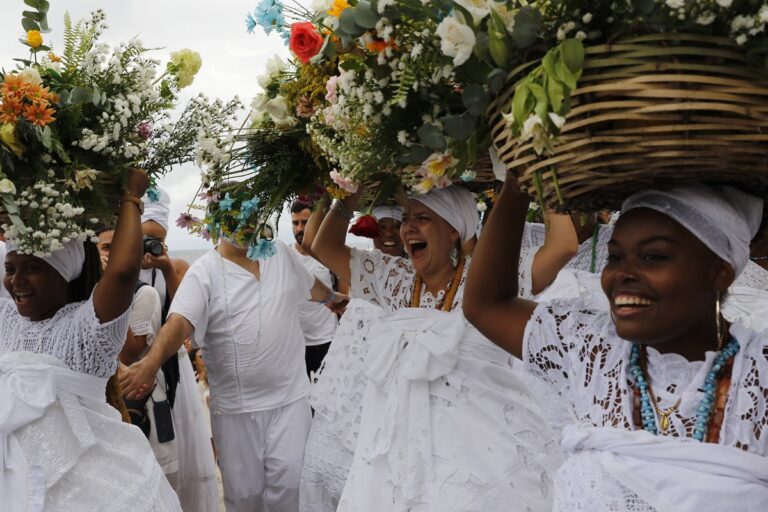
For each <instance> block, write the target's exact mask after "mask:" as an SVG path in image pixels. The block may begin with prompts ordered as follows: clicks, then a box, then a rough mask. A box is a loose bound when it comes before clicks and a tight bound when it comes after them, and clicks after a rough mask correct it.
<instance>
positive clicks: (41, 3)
mask: <svg viewBox="0 0 768 512" xmlns="http://www.w3.org/2000/svg"><path fill="white" fill-rule="evenodd" d="M50 7H51V4H50V3H49V2H48V0H38V2H37V10H38V11H40V12H42V13H46V12H48V9H49V8H50Z"/></svg>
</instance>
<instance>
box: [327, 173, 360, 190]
mask: <svg viewBox="0 0 768 512" xmlns="http://www.w3.org/2000/svg"><path fill="white" fill-rule="evenodd" d="M329 175H330V177H331V179H332V180H333V182H334V183H335V184H336V185H337V186H338V187H339V188H341V189H343V190H346V191H347V192H349V193H350V194H354V193H355V192H357V189H358V188H360V185H359V184H357V183H355V182H354V181H352V180H351V179H349V178H345V177H344V176H342V175H341V174H339V172H338V171H331V172H330V174H329Z"/></svg>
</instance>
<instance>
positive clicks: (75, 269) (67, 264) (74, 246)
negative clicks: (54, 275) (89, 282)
mask: <svg viewBox="0 0 768 512" xmlns="http://www.w3.org/2000/svg"><path fill="white" fill-rule="evenodd" d="M6 249H7V251H8V252H13V251H17V250H18V249H19V246H18V245H17V244H16V242H15V241H13V240H8V241H7V242H6ZM41 259H42V260H43V261H45V262H46V263H48V264H49V265H50V266H52V267H53V269H54V270H55V271H56V272H58V273H59V275H61V277H63V278H64V280H65V281H67V282H68V283H71V282H72V281H74V280H75V279H77V278H78V277H80V274H82V272H83V263H85V247H83V242H81V241H80V240H70V241H69V242H66V243H65V244H64V247H62V248H61V249H58V250H56V251H53V253H51V255H50V256H43V257H42V258H41Z"/></svg>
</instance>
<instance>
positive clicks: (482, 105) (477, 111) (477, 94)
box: [461, 84, 491, 116]
mask: <svg viewBox="0 0 768 512" xmlns="http://www.w3.org/2000/svg"><path fill="white" fill-rule="evenodd" d="M461 101H462V103H464V106H465V107H467V110H469V112H470V113H471V114H473V115H476V116H481V115H483V114H484V113H485V109H486V108H487V107H488V103H490V101H491V98H490V97H489V96H488V93H487V92H485V89H484V88H483V86H482V85H480V84H469V85H467V86H466V87H465V88H464V92H463V93H462V95H461Z"/></svg>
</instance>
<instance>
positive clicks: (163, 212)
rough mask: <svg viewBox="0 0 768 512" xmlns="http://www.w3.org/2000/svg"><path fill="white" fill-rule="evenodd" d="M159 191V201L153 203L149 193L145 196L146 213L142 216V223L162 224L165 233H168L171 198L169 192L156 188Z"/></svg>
mask: <svg viewBox="0 0 768 512" xmlns="http://www.w3.org/2000/svg"><path fill="white" fill-rule="evenodd" d="M155 190H156V191H157V195H158V196H157V200H155V201H153V200H152V199H151V198H150V196H149V193H147V194H144V197H143V198H142V200H143V201H144V213H143V214H142V215H141V223H142V224H144V223H145V222H149V221H150V220H151V221H153V222H157V223H158V224H160V225H161V226H162V227H163V229H164V230H165V232H166V233H167V232H168V217H169V216H170V214H171V196H169V195H168V192H166V191H165V190H163V189H161V188H159V187H158V188H155Z"/></svg>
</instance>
